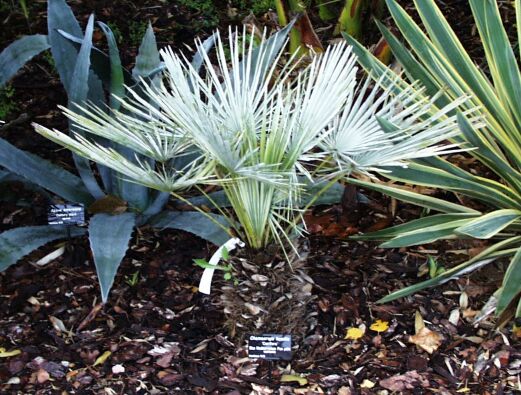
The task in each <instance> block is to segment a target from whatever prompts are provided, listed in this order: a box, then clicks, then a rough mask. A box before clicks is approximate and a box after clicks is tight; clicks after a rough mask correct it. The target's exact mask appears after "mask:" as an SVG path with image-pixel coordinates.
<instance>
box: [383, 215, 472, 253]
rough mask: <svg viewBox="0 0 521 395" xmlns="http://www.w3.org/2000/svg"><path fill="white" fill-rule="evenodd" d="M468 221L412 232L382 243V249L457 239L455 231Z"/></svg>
mask: <svg viewBox="0 0 521 395" xmlns="http://www.w3.org/2000/svg"><path fill="white" fill-rule="evenodd" d="M468 221H469V219H460V220H456V221H450V222H445V223H439V224H436V225H432V226H427V227H425V228H420V229H416V230H413V231H410V232H404V233H401V234H399V235H398V236H396V237H394V238H393V239H391V240H389V241H386V242H385V243H382V244H381V245H380V247H382V248H399V247H408V246H413V245H420V244H427V243H432V242H435V241H436V240H440V239H453V238H455V237H456V235H455V234H454V230H455V229H456V228H459V227H460V226H463V225H465V224H466V223H467V222H468Z"/></svg>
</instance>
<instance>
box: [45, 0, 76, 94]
mask: <svg viewBox="0 0 521 395" xmlns="http://www.w3.org/2000/svg"><path fill="white" fill-rule="evenodd" d="M47 26H48V34H49V36H48V39H49V43H50V44H51V52H52V56H53V58H54V62H55V65H56V69H57V70H58V74H59V75H60V79H61V81H62V84H63V86H64V87H65V90H66V91H67V93H68V94H69V92H70V88H71V84H72V75H73V73H74V69H75V65H76V57H77V56H78V50H77V49H76V47H75V46H74V44H73V43H71V42H70V41H69V40H67V39H66V38H64V37H63V36H62V35H61V34H60V33H59V31H58V30H63V31H65V32H67V33H69V34H71V35H73V36H76V37H82V36H83V33H82V31H81V27H80V25H79V24H78V21H77V20H76V18H75V17H74V14H73V13H72V10H71V8H70V7H69V6H68V5H67V3H66V2H65V0H49V1H48V3H47Z"/></svg>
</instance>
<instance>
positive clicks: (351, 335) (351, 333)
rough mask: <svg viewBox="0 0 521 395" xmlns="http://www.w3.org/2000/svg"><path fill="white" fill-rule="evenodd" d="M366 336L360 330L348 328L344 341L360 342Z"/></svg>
mask: <svg viewBox="0 0 521 395" xmlns="http://www.w3.org/2000/svg"><path fill="white" fill-rule="evenodd" d="M362 336H364V331H363V330H362V329H360V328H348V329H347V331H346V336H345V337H344V339H347V340H358V339H360V338H361V337H362Z"/></svg>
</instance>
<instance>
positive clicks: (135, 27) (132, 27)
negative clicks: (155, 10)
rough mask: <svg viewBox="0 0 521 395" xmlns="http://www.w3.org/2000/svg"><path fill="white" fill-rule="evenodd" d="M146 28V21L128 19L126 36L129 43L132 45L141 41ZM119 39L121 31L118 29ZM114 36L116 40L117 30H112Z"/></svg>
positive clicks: (136, 44)
mask: <svg viewBox="0 0 521 395" xmlns="http://www.w3.org/2000/svg"><path fill="white" fill-rule="evenodd" d="M146 30H147V24H146V22H142V21H130V22H129V24H128V36H129V41H130V44H132V45H133V46H138V45H139V43H140V42H141V38H142V37H143V35H144V34H145V32H146ZM119 35H120V39H121V31H119ZM114 37H115V39H116V42H117V40H118V30H116V32H114Z"/></svg>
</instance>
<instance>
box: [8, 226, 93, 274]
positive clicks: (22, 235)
mask: <svg viewBox="0 0 521 395" xmlns="http://www.w3.org/2000/svg"><path fill="white" fill-rule="evenodd" d="M85 233H86V231H85V229H82V228H78V227H76V226H73V227H70V233H68V231H67V227H66V226H61V225H43V226H24V227H20V228H15V229H11V230H6V231H5V232H2V233H0V271H3V270H5V269H6V268H8V267H9V266H11V265H13V264H15V263H16V262H17V261H18V260H19V259H21V258H23V257H24V256H25V255H27V254H29V253H30V252H32V251H34V250H36V249H37V248H39V247H41V246H43V245H45V244H47V243H49V242H51V241H54V240H58V239H65V238H67V237H68V235H69V234H70V236H71V237H77V236H82V235H84V234H85Z"/></svg>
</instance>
